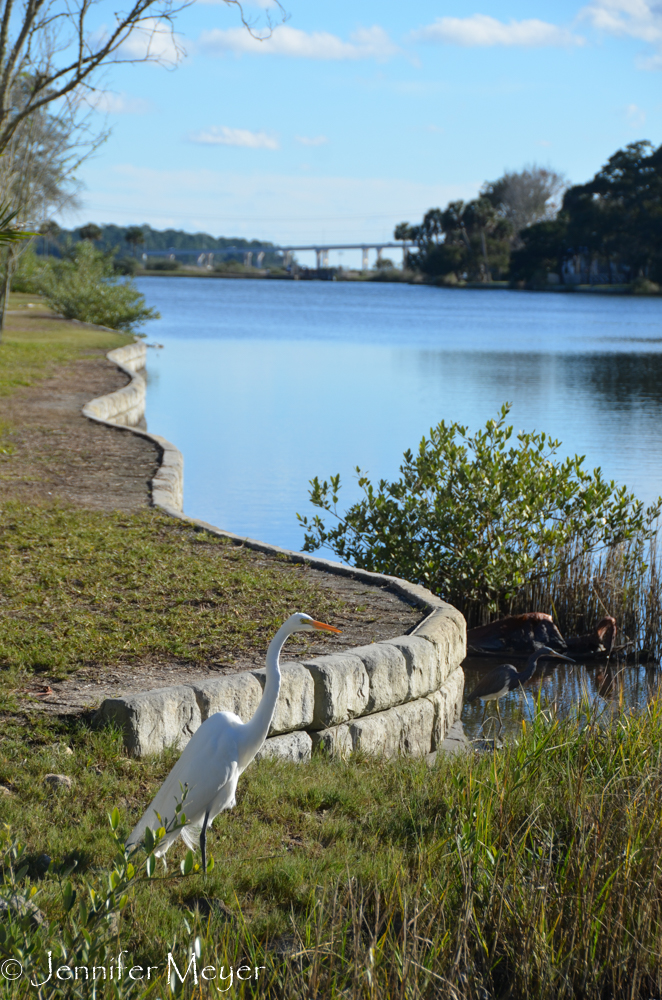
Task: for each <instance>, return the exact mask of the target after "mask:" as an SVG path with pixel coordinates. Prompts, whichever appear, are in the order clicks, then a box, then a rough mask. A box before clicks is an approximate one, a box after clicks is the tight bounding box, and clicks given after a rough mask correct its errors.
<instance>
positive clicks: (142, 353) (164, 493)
mask: <svg viewBox="0 0 662 1000" xmlns="http://www.w3.org/2000/svg"><path fill="white" fill-rule="evenodd" d="M106 357H107V358H108V360H109V361H112V362H113V363H114V364H116V365H117V367H118V368H120V369H121V370H122V371H123V372H125V373H126V374H127V375H128V376H129V378H130V379H131V381H130V382H129V384H128V385H125V386H123V388H121V389H117V391H116V392H111V393H109V394H108V395H107V396H99V397H98V398H97V399H91V400H90V402H89V403H86V404H85V406H84V407H83V416H85V417H88V418H89V419H90V420H94V421H95V422H96V423H98V424H105V425H106V426H107V427H114V428H116V429H117V430H127V431H131V432H132V433H133V434H139V435H140V436H141V437H144V438H147V440H148V441H152V442H153V443H154V444H155V445H156V447H157V449H158V451H159V460H160V461H159V469H158V471H157V473H156V475H155V476H154V478H153V479H152V482H151V488H152V503H153V504H154V506H155V507H162V508H163V509H166V508H167V509H168V510H169V511H172V512H177V513H181V510H182V506H183V503H184V456H183V455H182V453H181V451H180V450H179V448H175V446H174V444H171V443H170V441H166V439H165V438H163V437H161V436H160V435H159V434H150V433H148V431H146V430H143V429H142V428H140V427H137V426H136V425H137V424H139V423H140V421H141V420H142V419H143V418H144V416H145V395H146V390H147V386H146V384H145V379H144V378H143V377H142V375H139V374H138V372H139V371H140V370H141V369H143V368H144V367H145V361H146V358H147V348H146V347H145V344H144V343H143V342H142V341H137V342H136V343H134V344H127V345H126V347H118V348H117V349H116V350H114V351H110V352H109V353H108V354H107V355H106Z"/></svg>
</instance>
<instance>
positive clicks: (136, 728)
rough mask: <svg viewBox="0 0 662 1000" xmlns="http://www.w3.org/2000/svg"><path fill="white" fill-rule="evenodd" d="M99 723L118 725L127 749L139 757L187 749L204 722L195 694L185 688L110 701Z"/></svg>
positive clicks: (104, 706)
mask: <svg viewBox="0 0 662 1000" xmlns="http://www.w3.org/2000/svg"><path fill="white" fill-rule="evenodd" d="M96 719H97V721H100V722H105V721H112V722H114V723H115V724H116V725H118V726H119V727H120V728H121V729H122V730H123V732H124V745H125V746H126V748H127V749H128V750H129V751H130V753H132V754H134V756H136V757H144V756H145V755H146V754H150V753H158V751H160V750H163V749H164V748H165V747H168V746H179V747H183V746H185V745H186V744H187V743H188V741H189V740H190V738H191V736H193V733H194V732H195V730H196V729H197V728H198V726H199V725H200V723H201V722H202V719H201V717H200V709H199V708H198V703H197V701H196V697H195V692H194V691H193V690H192V688H190V687H187V686H185V685H183V684H182V685H179V686H177V687H168V688H157V689H156V690H154V691H146V692H145V693H144V694H135V695H130V696H128V697H126V698H106V700H105V701H104V702H103V703H102V705H101V707H100V709H99V711H98V712H97V715H96Z"/></svg>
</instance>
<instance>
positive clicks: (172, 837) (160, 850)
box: [154, 830, 181, 858]
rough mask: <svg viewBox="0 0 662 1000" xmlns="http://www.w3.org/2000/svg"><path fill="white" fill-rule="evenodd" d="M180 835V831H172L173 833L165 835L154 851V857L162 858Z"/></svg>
mask: <svg viewBox="0 0 662 1000" xmlns="http://www.w3.org/2000/svg"><path fill="white" fill-rule="evenodd" d="M180 833H181V830H174V831H173V833H167V834H166V835H165V837H164V838H163V840H162V841H161V843H160V844H159V846H158V847H157V848H156V850H155V851H154V854H155V856H156V857H157V858H162V857H163V855H164V854H165V852H166V851H167V850H168V848H170V847H171V846H172V845H173V844H174V843H175V841H176V840H177V837H178V836H179V834H180Z"/></svg>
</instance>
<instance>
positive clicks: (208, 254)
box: [142, 241, 412, 271]
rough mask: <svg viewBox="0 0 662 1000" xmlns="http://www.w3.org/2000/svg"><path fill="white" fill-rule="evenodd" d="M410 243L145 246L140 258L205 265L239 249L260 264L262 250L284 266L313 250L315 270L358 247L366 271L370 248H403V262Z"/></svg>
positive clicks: (248, 263)
mask: <svg viewBox="0 0 662 1000" xmlns="http://www.w3.org/2000/svg"><path fill="white" fill-rule="evenodd" d="M411 245H412V244H411V243H407V242H406V241H405V242H399V243H313V244H306V245H303V244H301V245H300V246H299V245H297V246H295V245H294V244H291V245H288V246H270V247H265V248H264V249H258V248H257V247H255V248H253V249H252V250H247V249H246V248H245V247H223V248H222V249H218V250H206V249H205V250H179V249H177V248H175V247H171V248H170V249H169V250H145V251H143V254H142V257H143V260H147V258H148V257H169V258H170V259H171V260H175V259H176V258H177V257H196V258H197V263H198V264H199V265H200V266H201V267H204V266H205V265H207V266H211V264H212V262H213V260H214V257H227V256H229V255H230V254H232V255H236V254H238V253H241V254H243V256H244V264H245V265H246V266H247V267H252V266H253V258H255V266H256V267H262V263H263V261H264V257H265V254H267V253H282V254H283V258H284V264H285V266H286V267H287V266H288V265H289V264H291V262H292V254H293V253H295V252H296V251H297V250H298V251H305V250H307V251H314V253H315V254H316V259H317V270H318V271H319V270H320V269H321V268H324V267H328V266H329V252H330V251H331V250H360V251H361V268H362V270H363V271H367V270H368V267H369V264H368V253H369V251H370V250H376V251H377V260H378V261H379V260H381V257H382V251H383V250H391V249H397V250H402V263H403V264H404V262H405V260H406V257H407V250H408V249H409V247H410V246H411Z"/></svg>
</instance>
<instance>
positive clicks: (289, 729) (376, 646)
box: [83, 343, 466, 760]
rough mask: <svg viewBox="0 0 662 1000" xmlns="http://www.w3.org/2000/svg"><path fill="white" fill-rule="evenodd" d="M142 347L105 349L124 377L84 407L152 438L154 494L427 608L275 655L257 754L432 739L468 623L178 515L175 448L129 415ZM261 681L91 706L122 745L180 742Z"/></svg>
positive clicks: (445, 713) (442, 732) (435, 602)
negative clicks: (411, 625) (399, 630)
mask: <svg viewBox="0 0 662 1000" xmlns="http://www.w3.org/2000/svg"><path fill="white" fill-rule="evenodd" d="M146 353H147V352H146V348H145V345H144V344H142V343H136V344H130V345H128V346H127V347H122V348H119V349H118V350H115V351H111V352H110V353H109V354H108V359H109V360H110V361H113V362H114V363H115V364H117V365H118V367H119V368H121V369H122V370H123V371H125V372H126V373H127V374H128V375H129V376H130V378H131V381H130V383H129V385H127V386H125V387H124V388H123V389H119V390H118V391H117V392H114V393H111V394H109V395H108V396H102V397H100V398H99V399H93V400H92V401H91V402H89V403H87V404H86V406H85V407H84V408H83V413H84V415H85V416H86V417H89V418H90V419H91V420H95V421H97V422H99V423H103V424H106V425H108V426H110V427H115V428H118V429H122V430H127V431H131V432H133V433H137V434H140V435H141V436H143V437H146V438H148V439H149V440H151V441H153V442H154V443H155V444H156V445H157V447H158V448H159V449H160V452H161V467H160V469H159V471H158V472H157V474H156V476H155V477H154V479H153V480H152V503H153V504H154V506H156V507H159V508H161V509H162V510H163V511H164V512H165V513H167V514H169V515H170V516H172V517H177V518H180V519H182V520H185V521H186V522H187V523H189V524H192V525H194V526H195V527H197V528H199V529H201V530H204V531H207V532H209V533H210V534H213V535H216V536H218V537H222V538H228V539H230V540H232V541H234V542H236V543H238V544H242V545H245V546H247V547H248V548H252V549H256V550H258V551H260V552H264V553H267V554H271V555H280V556H284V557H285V558H287V559H288V560H290V561H292V562H305V563H307V564H308V565H310V566H311V567H313V568H315V569H320V570H323V571H325V572H327V573H336V574H339V575H342V576H350V577H353V578H355V579H358V580H361V581H362V582H364V583H367V584H374V585H377V586H379V587H384V586H385V585H386V586H388V587H389V589H391V590H392V591H394V592H395V593H397V594H399V595H400V596H402V597H403V598H405V600H407V601H409V602H410V603H411V604H413V605H415V606H417V607H420V608H421V609H422V610H423V611H424V612H427V615H426V617H425V618H424V619H423V621H422V622H421V623H420V624H419V625H418V626H417V627H416V628H415V629H414V630H413V632H412V633H411V634H409V635H405V636H397V637H395V638H393V639H389V640H388V641H384V642H377V643H372V644H371V645H369V646H360V647H357V648H355V649H352V650H349V651H347V652H344V653H334V654H331V655H328V656H318V657H314V658H311V659H310V660H304V661H302V662H297V663H294V662H284V663H282V664H281V673H282V685H281V692H280V696H279V699H278V704H277V706H276V712H275V715H274V718H273V722H272V724H271V729H270V733H269V738H268V739H267V740H266V742H265V744H264V746H263V748H262V750H261V751H260V753H259V754H258V757H268V756H279V757H285V758H288V759H291V760H305V759H308V758H310V756H311V753H312V751H313V749H314V748H316V747H321V748H324V749H326V750H327V751H329V752H332V753H342V754H346V753H351V752H353V751H355V750H359V749H361V750H363V751H366V752H369V753H380V754H385V755H387V756H393V755H397V754H399V753H406V754H416V755H420V754H426V753H430V752H431V751H434V750H436V749H437V748H438V747H439V745H440V743H441V741H442V740H443V739H444V738H445V737H446V734H447V732H448V730H449V729H450V727H451V725H452V724H453V722H454V721H455V720H456V719H458V718H459V715H460V709H461V706H462V697H463V692H464V672H463V670H462V667H461V662H462V660H463V659H464V656H465V654H466V626H465V621H464V618H463V617H462V615H461V614H460V612H459V611H457V610H456V609H455V608H453V607H451V605H450V604H447V603H446V602H445V601H442V600H441V599H440V598H438V597H436V596H435V595H434V594H432V593H431V592H430V591H429V590H426V589H425V588H424V587H420V586H417V585H416V584H412V583H409V582H408V581H406V580H401V579H399V578H398V577H391V576H385V575H383V574H380V573H370V572H368V571H367V570H361V569H355V568H353V567H351V566H346V565H344V564H343V563H337V562H332V561H331V560H328V559H320V558H316V557H313V556H309V555H307V554H306V553H302V552H291V551H290V550H288V549H282V548H280V547H279V546H276V545H269V544H267V543H266V542H259V541H256V540H255V539H251V538H243V537H241V536H239V535H236V534H233V533H232V532H230V531H223V530H222V529H221V528H217V527H215V526H214V525H211V524H207V523H206V522H205V521H199V520H197V519H195V518H190V517H186V516H185V515H184V514H183V513H182V502H183V467H184V463H183V458H182V455H181V453H180V452H179V450H178V449H177V448H175V446H174V445H172V444H170V442H169V441H166V440H165V439H164V438H161V437H159V436H158V435H156V434H149V433H148V432H147V431H144V430H141V429H139V428H137V427H136V426H135V424H136V423H137V422H138V421H139V420H141V419H142V417H143V416H144V412H145V380H144V379H143V378H142V376H140V375H139V374H138V372H139V371H140V369H141V368H143V367H144V365H145V358H146ZM264 683H265V674H264V671H263V670H251V671H243V672H241V673H237V674H231V675H229V676H224V677H220V678H218V679H216V680H210V681H205V682H200V683H194V684H184V685H178V686H174V687H168V688H159V689H157V690H154V691H145V692H143V693H140V694H135V695H130V696H127V697H126V698H107V699H106V700H105V701H104V702H103V704H102V705H101V708H100V709H99V711H98V713H97V718H98V720H99V721H104V720H109V721H110V720H112V721H113V722H115V723H116V724H117V725H119V726H120V727H121V728H122V730H123V732H124V741H125V744H126V746H127V748H128V749H129V751H130V752H131V753H133V754H134V755H136V756H144V755H146V754H150V753H155V752H157V751H159V750H162V749H163V748H164V747H166V746H170V745H173V744H178V745H179V746H184V745H185V744H186V743H187V742H188V740H189V739H190V737H191V736H192V735H193V733H194V732H195V730H196V729H197V728H198V726H200V725H201V723H202V722H204V721H205V719H207V718H208V717H209V716H210V715H212V714H214V712H219V711H231V712H234V713H235V714H237V715H238V716H239V717H240V718H242V719H244V720H247V719H249V718H250V717H251V716H252V715H253V713H254V711H255V709H256V708H257V705H258V704H259V701H260V698H261V697H262V690H263V687H264Z"/></svg>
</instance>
